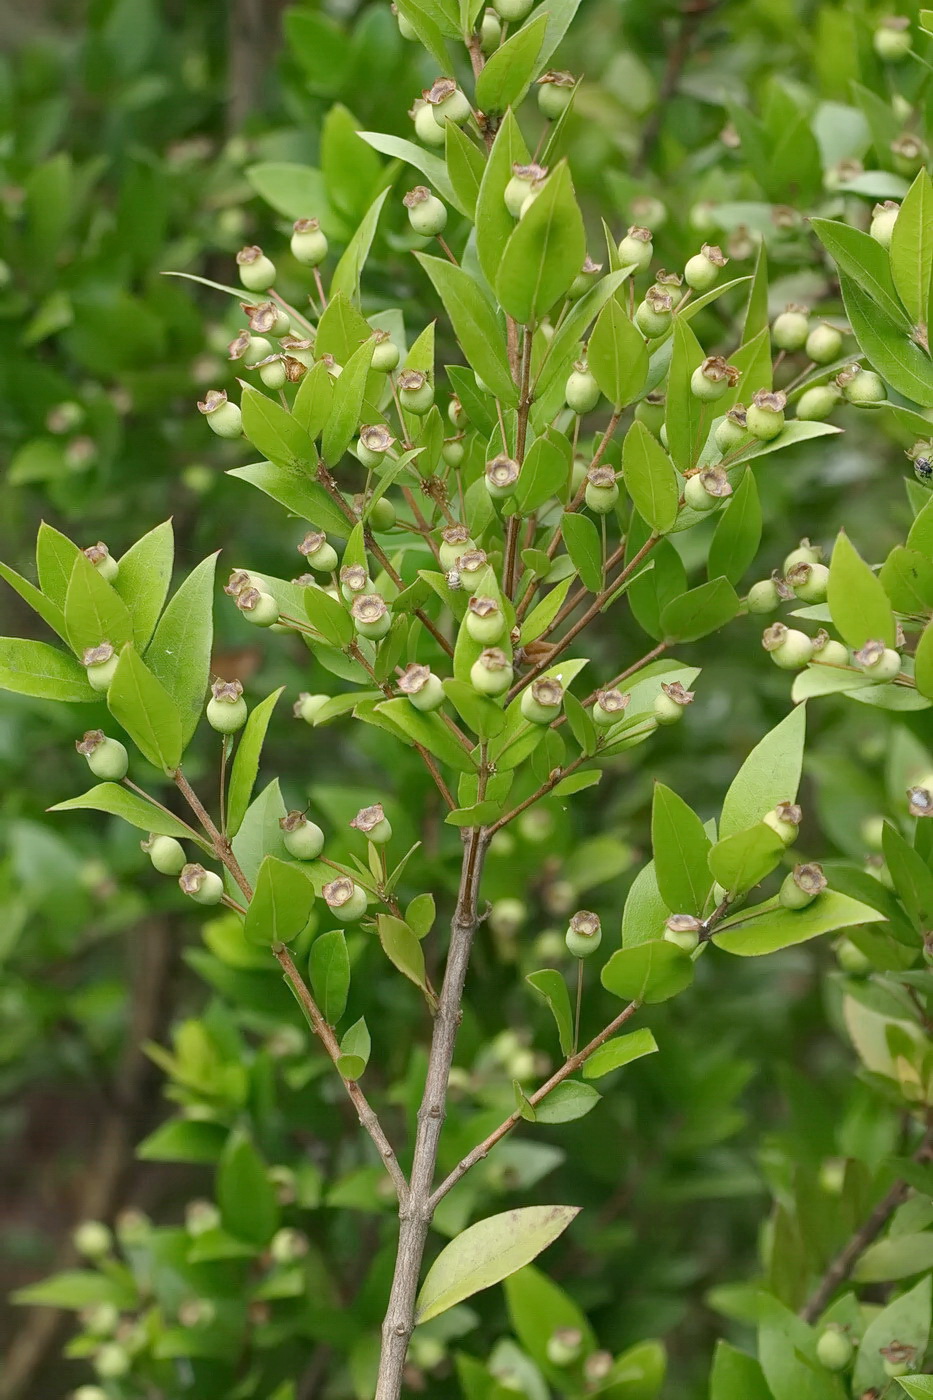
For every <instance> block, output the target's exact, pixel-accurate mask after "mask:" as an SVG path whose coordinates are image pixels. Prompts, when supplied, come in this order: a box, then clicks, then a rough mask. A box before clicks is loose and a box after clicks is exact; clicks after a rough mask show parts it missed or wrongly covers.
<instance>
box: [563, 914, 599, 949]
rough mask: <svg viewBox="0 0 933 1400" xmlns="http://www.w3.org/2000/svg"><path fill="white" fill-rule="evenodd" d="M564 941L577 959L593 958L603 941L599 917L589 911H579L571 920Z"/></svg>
mask: <svg viewBox="0 0 933 1400" xmlns="http://www.w3.org/2000/svg"><path fill="white" fill-rule="evenodd" d="M564 941H565V943H566V944H567V950H568V952H570V953H572V954H573V956H574V957H575V958H591V957H592V956H593V954H594V953H595V952H596V950H597V948H598V947H599V945H600V943H602V941H603V930H602V925H601V923H600V921H599V916H598V915H597V914H593V913H591V912H590V910H589V909H578V910H577V912H576V914H574V916H573V918H572V919H571V920H570V924H569V925H568V928H567V932H566V934H565V937H564Z"/></svg>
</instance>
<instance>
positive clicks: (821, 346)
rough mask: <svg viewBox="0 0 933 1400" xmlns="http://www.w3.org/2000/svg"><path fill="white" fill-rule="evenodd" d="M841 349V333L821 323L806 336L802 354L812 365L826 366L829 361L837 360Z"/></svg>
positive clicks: (833, 327)
mask: <svg viewBox="0 0 933 1400" xmlns="http://www.w3.org/2000/svg"><path fill="white" fill-rule="evenodd" d="M841 349H842V332H841V331H838V330H837V329H836V327H835V326H830V325H827V323H826V322H825V321H822V322H821V323H820V324H819V325H818V326H814V327H813V330H812V331H811V332H810V334H809V335H808V336H807V342H806V345H805V346H804V353H805V355H806V356H807V359H808V360H812V361H813V363H814V364H816V365H828V364H830V363H831V361H833V360H838V358H839V352H840V351H841Z"/></svg>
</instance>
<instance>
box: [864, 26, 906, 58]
mask: <svg viewBox="0 0 933 1400" xmlns="http://www.w3.org/2000/svg"><path fill="white" fill-rule="evenodd" d="M871 41H872V45H873V47H874V50H875V53H876V54H877V55H878V57H879V58H880V59H882V60H883V62H885V63H902V62H903V61H904V59H905V58H906V57H907V55H908V54H909V53H910V50H911V48H912V41H911V37H910V20H909V19H908V18H907V16H906V15H886V16H885V18H884V19H882V21H881V23H880V24H879V25H878V28H877V29H876V30H875V32H874V34H873V35H872V40H871Z"/></svg>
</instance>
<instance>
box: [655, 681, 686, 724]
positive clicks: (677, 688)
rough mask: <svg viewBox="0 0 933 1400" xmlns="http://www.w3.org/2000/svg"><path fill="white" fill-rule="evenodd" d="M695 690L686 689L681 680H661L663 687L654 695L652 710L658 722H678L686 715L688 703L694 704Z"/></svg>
mask: <svg viewBox="0 0 933 1400" xmlns="http://www.w3.org/2000/svg"><path fill="white" fill-rule="evenodd" d="M693 699H694V692H693V691H692V690H686V689H685V688H684V687H683V686H682V685H681V683H680V681H671V682H670V684H668V683H667V682H666V681H662V682H661V689H660V690H659V691H658V693H657V695H656V696H655V697H654V703H653V705H652V711H653V713H654V717H655V719H656V721H657V722H658V724H661V725H668V724H678V723H679V722H680V720H682V719H683V717H684V711H685V710H686V708H687V706H688V705H692V704H693Z"/></svg>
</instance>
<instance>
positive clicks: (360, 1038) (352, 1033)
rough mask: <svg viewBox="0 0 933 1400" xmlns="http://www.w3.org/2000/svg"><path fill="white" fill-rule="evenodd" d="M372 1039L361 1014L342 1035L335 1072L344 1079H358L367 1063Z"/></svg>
mask: <svg viewBox="0 0 933 1400" xmlns="http://www.w3.org/2000/svg"><path fill="white" fill-rule="evenodd" d="M371 1051H372V1040H371V1038H370V1034H369V1030H368V1028H367V1025H366V1022H365V1020H364V1019H363V1017H362V1016H361V1017H360V1019H359V1020H358V1021H354V1022H353V1025H352V1026H351V1027H350V1029H349V1030H348V1031H347V1033H346V1034H345V1035H344V1037H343V1039H342V1040H341V1042H340V1054H339V1056H338V1058H337V1072H338V1073H339V1074H342V1075H343V1077H344V1079H359V1077H360V1075H361V1074H363V1072H364V1071H365V1069H366V1066H367V1065H368V1064H369V1056H370V1053H371Z"/></svg>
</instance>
